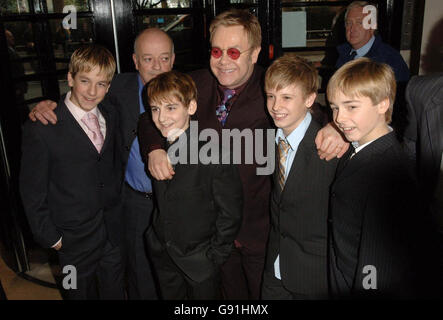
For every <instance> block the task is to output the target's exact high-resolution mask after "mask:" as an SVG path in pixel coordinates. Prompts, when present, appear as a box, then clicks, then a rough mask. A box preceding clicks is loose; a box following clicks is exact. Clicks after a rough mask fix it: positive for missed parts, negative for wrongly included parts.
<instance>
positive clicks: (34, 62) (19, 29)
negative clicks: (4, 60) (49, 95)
mask: <svg viewBox="0 0 443 320" xmlns="http://www.w3.org/2000/svg"><path fill="white" fill-rule="evenodd" d="M4 26H5V35H6V39H7V43H8V54H9V60H10V62H11V68H12V69H13V70H15V71H14V73H20V72H21V71H17V70H19V69H21V68H23V69H24V70H23V72H24V74H32V73H35V72H37V71H38V70H39V63H38V58H37V49H38V48H37V47H36V46H35V42H34V38H35V37H34V30H36V29H37V30H38V27H39V25H38V24H34V25H33V24H32V23H31V22H20V21H18V22H7V23H5V24H4Z"/></svg>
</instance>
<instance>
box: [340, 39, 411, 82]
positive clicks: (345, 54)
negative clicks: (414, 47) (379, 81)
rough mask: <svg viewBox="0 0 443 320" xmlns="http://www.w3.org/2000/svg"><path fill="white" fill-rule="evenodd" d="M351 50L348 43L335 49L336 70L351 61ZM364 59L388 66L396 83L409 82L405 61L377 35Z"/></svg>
mask: <svg viewBox="0 0 443 320" xmlns="http://www.w3.org/2000/svg"><path fill="white" fill-rule="evenodd" d="M351 50H352V47H351V45H350V44H349V43H348V42H346V43H344V44H341V45H339V46H338V47H337V51H338V54H339V57H338V60H337V63H336V65H335V66H336V67H337V68H340V67H341V66H342V65H344V64H345V63H346V62H349V61H350V60H351V59H350V58H351V56H350V53H351ZM365 57H368V58H371V59H372V60H374V61H377V62H382V63H386V64H387V65H389V66H390V67H391V68H392V70H394V73H395V79H396V80H397V82H406V81H408V80H409V69H408V65H407V64H406V62H405V60H404V59H403V57H402V56H401V55H400V53H399V52H398V50H396V49H394V48H392V47H391V46H390V45H388V44H386V43H384V42H383V40H382V39H381V37H380V36H379V35H377V36H375V41H374V43H373V44H372V47H371V49H369V51H368V53H367V54H366V55H365Z"/></svg>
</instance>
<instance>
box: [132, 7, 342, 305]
mask: <svg viewBox="0 0 443 320" xmlns="http://www.w3.org/2000/svg"><path fill="white" fill-rule="evenodd" d="M209 30H210V34H211V35H210V41H211V46H212V49H211V58H210V70H208V69H202V70H198V71H195V72H192V73H191V76H192V78H193V79H194V81H195V83H196V85H197V92H198V106H199V108H198V109H197V112H196V118H197V119H198V121H199V129H200V130H203V129H205V128H213V129H215V130H218V131H219V132H221V130H222V129H239V130H240V131H242V130H244V129H251V130H255V129H269V128H271V122H270V118H269V116H268V114H267V112H266V108H265V99H264V94H263V75H264V70H263V69H262V68H261V67H260V66H257V65H256V62H257V58H258V55H259V53H260V50H261V28H260V24H259V22H258V20H257V18H256V17H255V16H254V15H252V14H250V13H249V12H247V11H243V10H236V9H233V10H229V11H226V12H223V13H221V14H219V15H218V16H217V17H215V19H214V20H213V21H212V22H211V25H210V28H209ZM325 132H327V134H320V138H319V140H318V146H319V149H321V150H323V151H324V152H323V151H322V152H321V154H322V156H323V157H330V154H333V156H334V157H335V156H336V155H337V154H339V155H340V154H343V153H344V152H345V151H346V149H347V144H345V143H344V141H343V140H342V139H341V137H340V135H339V134H338V133H337V132H336V131H335V129H333V128H331V127H328V128H327V129H326V131H325ZM139 134H140V135H143V136H145V137H146V145H142V146H141V149H142V154H143V155H144V156H146V155H148V167H149V171H150V173H151V174H152V176H153V177H155V178H156V179H158V180H165V179H171V178H172V176H173V174H174V170H173V169H172V166H171V165H170V163H169V162H168V160H167V156H166V152H165V151H164V150H162V149H160V146H161V136H160V135H159V133H158V132H157V130H156V128H155V127H154V126H153V125H151V126H145V127H144V131H143V132H142V131H140V133H139ZM334 134H335V136H334ZM253 136H254V135H253ZM332 136H334V137H335V139H334V138H332ZM338 139H339V141H340V142H338ZM244 142H245V141H244V139H243V142H242V146H241V147H242V153H243V158H244V153H245V150H246V147H245V143H244ZM253 144H254V145H255V141H253ZM264 149H265V148H264ZM257 167H258V164H257V163H253V164H244V163H242V164H240V165H239V172H240V177H241V180H242V183H243V192H244V206H243V223H242V226H241V228H240V232H239V234H238V236H237V239H236V240H235V249H234V251H233V252H232V254H231V256H230V258H229V259H228V261H227V262H226V263H225V264H224V265H223V266H222V289H223V292H224V296H225V297H226V298H228V299H258V298H259V296H260V287H261V280H262V273H263V268H264V259H265V246H266V241H267V239H268V232H269V196H270V185H271V181H270V177H268V176H259V175H257V174H256V169H257Z"/></svg>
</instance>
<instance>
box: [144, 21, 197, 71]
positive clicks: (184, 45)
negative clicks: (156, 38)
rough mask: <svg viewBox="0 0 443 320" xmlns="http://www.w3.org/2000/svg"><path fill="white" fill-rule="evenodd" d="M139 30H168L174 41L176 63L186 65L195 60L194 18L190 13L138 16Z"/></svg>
mask: <svg viewBox="0 0 443 320" xmlns="http://www.w3.org/2000/svg"><path fill="white" fill-rule="evenodd" d="M136 23H137V30H143V29H145V28H149V27H157V28H160V29H162V30H164V31H166V32H167V33H168V34H169V36H170V37H171V38H172V41H173V42H174V50H175V64H176V65H185V64H189V62H190V61H193V56H192V43H193V41H192V32H193V31H192V29H193V26H194V21H193V18H192V16H191V15H190V14H179V15H150V16H141V17H137V18H136Z"/></svg>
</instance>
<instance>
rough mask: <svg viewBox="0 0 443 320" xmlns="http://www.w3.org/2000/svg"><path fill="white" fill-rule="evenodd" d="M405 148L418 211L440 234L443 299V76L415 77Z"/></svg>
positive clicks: (409, 98) (408, 97)
mask: <svg viewBox="0 0 443 320" xmlns="http://www.w3.org/2000/svg"><path fill="white" fill-rule="evenodd" d="M406 101H407V111H408V112H407V119H408V125H407V127H406V131H405V139H404V144H405V146H406V147H407V149H408V151H409V152H410V153H411V155H412V157H413V159H414V164H415V165H416V172H417V177H418V183H419V192H420V200H421V201H420V207H419V211H420V212H422V213H423V214H426V213H427V215H426V216H427V217H428V218H430V219H431V224H432V225H433V227H434V228H433V229H435V230H437V232H438V234H439V238H437V239H436V242H437V246H436V248H434V249H436V251H437V252H438V253H439V259H440V260H439V263H440V265H439V271H438V272H439V280H440V281H439V284H438V285H439V286H440V296H441V294H442V292H441V288H443V73H437V74H431V75H426V76H415V77H413V78H412V79H411V80H410V81H409V84H408V86H407V88H406Z"/></svg>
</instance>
